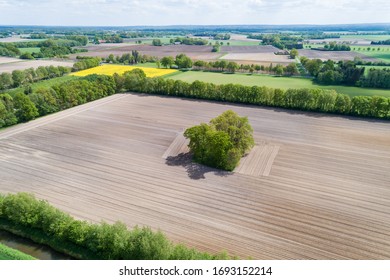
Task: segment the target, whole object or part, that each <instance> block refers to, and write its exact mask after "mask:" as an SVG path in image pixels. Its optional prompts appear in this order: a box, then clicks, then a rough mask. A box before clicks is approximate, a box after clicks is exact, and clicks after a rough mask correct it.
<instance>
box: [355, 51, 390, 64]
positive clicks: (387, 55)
mask: <svg viewBox="0 0 390 280" xmlns="http://www.w3.org/2000/svg"><path fill="white" fill-rule="evenodd" d="M359 53H361V54H364V55H367V56H371V57H373V58H376V59H379V60H382V61H384V62H387V63H390V51H386V52H381V51H369V52H368V51H359Z"/></svg>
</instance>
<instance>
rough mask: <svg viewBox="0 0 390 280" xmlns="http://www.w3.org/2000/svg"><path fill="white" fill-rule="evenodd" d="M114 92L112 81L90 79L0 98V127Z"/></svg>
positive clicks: (6, 94) (96, 76)
mask: <svg viewBox="0 0 390 280" xmlns="http://www.w3.org/2000/svg"><path fill="white" fill-rule="evenodd" d="M115 92H116V84H115V80H114V78H113V77H110V76H103V75H90V76H87V77H85V78H82V79H77V80H71V81H68V82H64V83H61V84H57V85H53V86H52V87H49V88H39V89H37V90H34V91H32V92H31V91H26V92H25V93H21V92H18V93H16V94H8V93H2V94H0V127H3V126H10V125H13V124H16V123H20V122H26V121H29V120H32V119H34V118H36V117H38V116H44V115H47V114H51V113H54V112H58V111H61V110H64V109H67V108H71V107H73V106H77V105H80V104H84V103H86V102H90V101H93V100H96V99H99V98H102V97H105V96H108V95H111V94H114V93H115Z"/></svg>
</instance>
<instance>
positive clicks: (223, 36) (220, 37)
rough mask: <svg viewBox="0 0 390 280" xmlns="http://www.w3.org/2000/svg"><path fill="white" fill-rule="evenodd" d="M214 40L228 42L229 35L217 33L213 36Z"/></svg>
mask: <svg viewBox="0 0 390 280" xmlns="http://www.w3.org/2000/svg"><path fill="white" fill-rule="evenodd" d="M213 38H214V40H230V34H228V33H225V34H223V33H218V34H216V35H214V37H213Z"/></svg>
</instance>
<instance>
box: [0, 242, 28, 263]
mask: <svg viewBox="0 0 390 280" xmlns="http://www.w3.org/2000/svg"><path fill="white" fill-rule="evenodd" d="M0 260H35V258H33V257H32V256H30V255H27V254H25V253H23V252H20V251H18V250H15V249H12V248H10V247H7V246H5V245H4V244H1V243H0Z"/></svg>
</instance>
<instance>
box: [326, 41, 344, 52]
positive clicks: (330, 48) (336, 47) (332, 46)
mask: <svg viewBox="0 0 390 280" xmlns="http://www.w3.org/2000/svg"><path fill="white" fill-rule="evenodd" d="M324 50H326V51H350V50H351V47H350V46H349V45H347V44H337V43H336V42H329V44H326V45H325V46H324Z"/></svg>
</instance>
